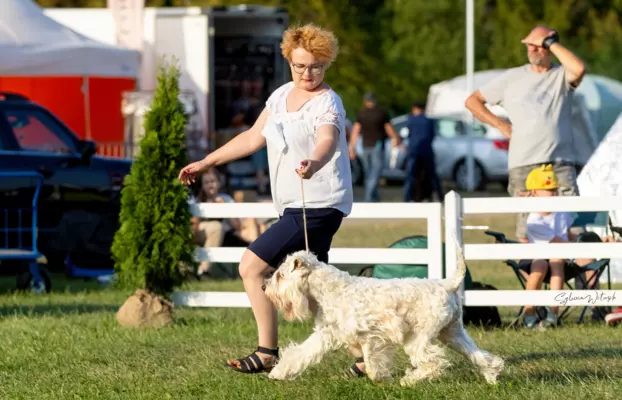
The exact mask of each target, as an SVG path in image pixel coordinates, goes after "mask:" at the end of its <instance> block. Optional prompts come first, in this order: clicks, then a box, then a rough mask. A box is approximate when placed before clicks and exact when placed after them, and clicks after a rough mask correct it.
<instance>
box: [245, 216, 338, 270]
mask: <svg viewBox="0 0 622 400" xmlns="http://www.w3.org/2000/svg"><path fill="white" fill-rule="evenodd" d="M306 213H307V232H308V235H309V250H310V251H311V252H312V253H313V254H315V255H316V256H317V258H318V260H320V261H322V262H325V263H328V251H329V250H330V246H331V243H332V241H333V236H335V234H336V233H337V230H338V229H339V227H340V226H341V222H342V221H343V217H344V215H343V213H342V212H341V211H339V210H337V209H334V208H311V209H309V208H308V209H307V210H306ZM248 249H249V250H250V251H252V252H253V253H255V255H256V256H257V257H259V258H261V259H262V260H263V261H265V262H266V263H267V264H268V265H269V266H271V267H272V268H278V267H279V265H281V263H282V262H283V261H284V260H285V258H286V257H287V256H288V255H289V254H291V253H295V252H297V251H300V250H305V232H304V222H303V218H302V209H300V208H287V209H285V211H284V212H283V216H282V217H281V218H279V220H278V221H277V222H275V223H274V224H272V225H271V226H270V227H269V228H268V229H267V230H266V231H265V232H264V233H263V234H261V235H260V236H259V237H258V238H257V239H255V241H253V243H251V244H250V245H249V246H248Z"/></svg>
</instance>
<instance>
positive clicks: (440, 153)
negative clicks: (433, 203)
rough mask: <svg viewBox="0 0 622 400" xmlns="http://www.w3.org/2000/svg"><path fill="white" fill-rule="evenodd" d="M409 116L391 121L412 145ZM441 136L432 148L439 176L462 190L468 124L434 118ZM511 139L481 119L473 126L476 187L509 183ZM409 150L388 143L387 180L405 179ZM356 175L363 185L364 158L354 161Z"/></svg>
mask: <svg viewBox="0 0 622 400" xmlns="http://www.w3.org/2000/svg"><path fill="white" fill-rule="evenodd" d="M408 115H409V114H405V115H400V116H398V117H395V118H393V119H392V120H391V123H392V124H393V127H394V128H395V130H396V131H397V132H398V133H399V135H400V136H401V137H402V138H403V139H404V144H405V145H408V134H409V132H408V128H407V127H406V122H407V121H408ZM434 121H435V123H436V132H437V135H436V137H435V138H434V142H433V144H432V147H433V149H434V153H435V155H436V172H437V173H438V175H439V178H440V179H442V180H445V181H453V182H455V184H456V186H457V188H458V189H459V190H466V188H468V175H467V154H468V150H469V144H468V138H467V136H466V124H465V123H464V122H463V120H462V119H461V118H460V117H458V116H456V117H453V116H445V117H442V118H434ZM508 146H509V141H508V140H507V139H505V138H504V137H503V136H502V135H501V133H500V132H499V131H498V130H496V129H494V128H492V127H490V126H488V125H483V124H480V123H479V122H478V121H477V120H476V121H475V123H474V125H473V155H474V158H475V171H474V172H475V181H474V184H475V188H476V190H484V189H485V188H486V185H487V184H488V183H490V182H500V183H502V184H504V185H507V180H508ZM357 154H359V157H360V154H362V144H361V142H360V140H359V143H357ZM405 156H406V154H405V151H404V150H403V149H400V148H395V149H393V148H392V147H391V143H390V140H389V139H387V142H386V145H385V164H384V165H385V168H384V170H383V171H382V177H383V178H386V179H387V180H398V181H403V180H404V178H405V175H406V173H405V167H406V165H405V164H406V163H405ZM351 165H352V178H353V180H354V182H355V184H357V185H362V184H363V180H364V176H363V175H364V172H363V168H362V165H361V162H360V158H357V159H356V160H353V161H352V162H351Z"/></svg>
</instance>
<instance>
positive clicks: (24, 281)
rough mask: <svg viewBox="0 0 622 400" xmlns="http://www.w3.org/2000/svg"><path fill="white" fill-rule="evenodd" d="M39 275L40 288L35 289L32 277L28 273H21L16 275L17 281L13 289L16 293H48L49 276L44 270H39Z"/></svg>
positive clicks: (49, 287)
mask: <svg viewBox="0 0 622 400" xmlns="http://www.w3.org/2000/svg"><path fill="white" fill-rule="evenodd" d="M39 274H40V275H41V279H43V282H42V284H43V285H42V286H41V287H35V285H34V282H33V279H32V278H33V276H32V274H31V273H30V271H22V272H20V273H19V274H17V279H16V282H15V288H16V289H17V291H18V292H25V291H35V292H38V293H42V292H45V293H50V291H51V290H52V280H51V279H50V274H48V272H47V270H46V269H44V268H40V269H39Z"/></svg>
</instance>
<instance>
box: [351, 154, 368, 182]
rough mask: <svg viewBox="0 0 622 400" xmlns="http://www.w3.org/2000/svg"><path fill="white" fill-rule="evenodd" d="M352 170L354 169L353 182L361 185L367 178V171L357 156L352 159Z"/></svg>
mask: <svg viewBox="0 0 622 400" xmlns="http://www.w3.org/2000/svg"><path fill="white" fill-rule="evenodd" d="M350 170H351V171H352V184H353V185H356V186H360V185H362V184H363V180H364V179H365V172H364V171H363V164H362V163H361V160H360V159H359V158H358V157H357V158H355V159H354V160H350Z"/></svg>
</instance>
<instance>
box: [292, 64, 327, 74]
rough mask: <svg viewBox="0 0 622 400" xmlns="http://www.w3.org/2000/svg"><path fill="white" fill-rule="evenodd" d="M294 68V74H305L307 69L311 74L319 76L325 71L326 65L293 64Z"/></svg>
mask: <svg viewBox="0 0 622 400" xmlns="http://www.w3.org/2000/svg"><path fill="white" fill-rule="evenodd" d="M292 68H293V69H294V72H295V73H297V74H299V75H302V74H304V73H305V70H307V69H308V70H309V73H310V74H311V75H319V74H321V73H322V71H323V70H324V65H323V64H313V65H304V64H294V63H292Z"/></svg>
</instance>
